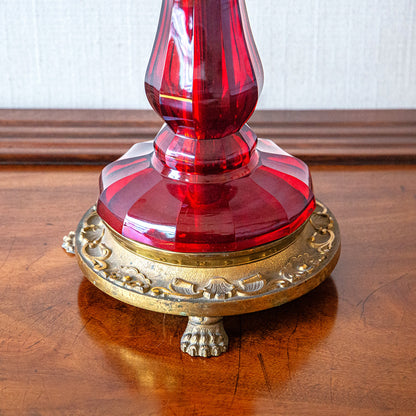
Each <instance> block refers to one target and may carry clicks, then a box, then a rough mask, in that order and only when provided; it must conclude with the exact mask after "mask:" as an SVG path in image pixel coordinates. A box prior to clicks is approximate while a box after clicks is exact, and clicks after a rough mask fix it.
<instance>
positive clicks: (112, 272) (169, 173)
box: [64, 0, 340, 357]
mask: <svg viewBox="0 0 416 416" xmlns="http://www.w3.org/2000/svg"><path fill="white" fill-rule="evenodd" d="M262 87H263V68H262V65H261V61H260V58H259V55H258V53H257V49H256V46H255V44H254V40H253V36H252V34H251V30H250V25H249V21H248V16H247V11H246V7H245V2H244V0H200V1H193V0H164V1H163V4H162V10H161V15H160V22H159V28H158V32H157V35H156V40H155V43H154V47H153V52H152V54H151V57H150V62H149V66H148V69H147V74H146V80H145V88H146V94H147V98H148V100H149V102H150V104H151V105H152V107H153V109H154V110H155V111H156V112H157V113H158V114H159V115H160V117H161V118H162V119H163V120H164V122H165V125H164V126H163V127H162V129H161V130H160V132H159V133H158V134H157V136H156V138H155V139H154V141H150V142H145V143H138V144H136V145H134V146H133V147H132V148H131V149H130V150H129V151H128V152H127V153H126V154H125V155H123V156H122V157H121V158H120V159H118V160H117V161H115V162H113V163H110V164H109V165H108V166H106V167H105V168H104V170H103V171H102V174H101V177H100V196H99V198H98V202H97V205H96V206H94V207H93V208H91V209H90V210H89V211H87V213H86V214H85V216H84V217H83V218H82V220H81V222H80V224H79V226H78V229H77V231H76V232H75V233H70V235H69V236H68V237H66V238H65V239H64V240H65V242H64V248H67V250H69V251H73V252H74V253H75V254H76V256H77V258H78V262H79V264H80V267H81V269H82V271H83V272H84V274H85V275H86V276H87V278H88V279H89V280H91V281H92V282H93V283H94V284H95V285H96V286H97V287H98V288H100V289H101V290H103V291H104V292H106V293H108V294H109V295H111V296H114V297H116V298H117V299H120V300H122V301H124V302H127V303H130V304H132V305H135V306H138V307H141V308H145V309H150V310H154V311H158V312H163V313H171V314H178V315H184V316H188V317H189V321H188V326H187V328H186V331H185V333H184V335H183V337H182V340H181V348H182V350H183V351H184V352H187V353H189V354H191V355H193V356H204V357H207V356H211V355H213V356H217V355H220V354H221V353H222V352H224V351H226V349H227V345H228V337H227V335H226V333H225V332H224V328H223V324H222V317H223V316H225V315H235V314H243V313H248V312H253V311H257V310H261V309H266V308H271V307H274V306H277V305H280V304H282V303H284V302H288V301H290V300H292V299H294V298H296V297H299V296H301V295H302V294H304V293H306V292H308V291H309V290H311V289H313V288H314V287H316V286H317V285H318V284H319V283H320V282H322V281H323V280H324V279H325V278H326V277H327V276H328V275H329V274H330V273H331V271H332V270H333V268H334V267H335V264H336V262H337V260H338V256H339V251H340V239H339V230H338V226H337V223H336V220H335V218H334V216H333V215H332V214H331V213H330V211H329V210H328V208H327V207H326V206H324V205H323V204H322V203H320V202H317V201H316V200H315V197H314V194H313V190H312V182H311V177H310V174H309V169H308V167H307V165H306V164H305V163H303V162H302V161H301V160H299V159H297V158H295V157H293V156H291V155H289V154H288V153H286V152H284V151H283V150H282V149H280V148H279V147H278V146H277V145H276V144H274V143H273V142H271V141H269V140H262V139H257V137H256V134H255V132H253V131H252V130H251V129H250V127H249V126H248V125H247V124H246V122H247V120H248V119H249V118H250V116H251V114H252V113H253V111H254V109H255V106H256V104H257V100H258V97H259V95H260V92H261V90H262Z"/></svg>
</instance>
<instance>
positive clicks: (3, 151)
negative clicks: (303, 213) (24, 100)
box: [0, 110, 416, 164]
mask: <svg viewBox="0 0 416 416" xmlns="http://www.w3.org/2000/svg"><path fill="white" fill-rule="evenodd" d="M249 124H250V125H251V127H252V128H253V129H254V131H255V132H256V134H257V135H258V137H263V138H268V139H272V140H274V141H275V142H276V143H277V144H278V145H279V146H280V147H282V148H283V149H284V150H286V151H287V152H289V153H291V154H293V155H295V156H298V157H300V158H302V159H303V160H305V161H306V162H308V163H331V164H332V163H336V164H339V163H341V164H346V163H348V164H351V163H356V164H369V163H416V110H316V111H281V110H266V111H264V110H263V111H257V112H256V113H255V114H254V115H253V117H252V118H251V120H250V121H249ZM161 125H162V122H161V121H160V119H159V118H158V117H157V116H156V114H155V113H153V111H148V110H137V111H136V110H0V164H39V163H41V164H103V163H107V162H109V161H112V160H114V159H116V158H118V157H119V156H120V155H121V154H123V153H124V152H125V151H126V150H127V149H128V148H129V147H130V146H132V145H133V144H134V143H137V142H140V141H144V140H150V139H153V138H154V136H155V135H156V133H157V131H158V130H159V128H160V127H161Z"/></svg>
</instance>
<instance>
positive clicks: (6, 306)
mask: <svg viewBox="0 0 416 416" xmlns="http://www.w3.org/2000/svg"><path fill="white" fill-rule="evenodd" d="M99 172H100V168H99V167H83V168H81V167H76V166H72V167H41V166H39V167H7V166H3V167H1V168H0V213H1V218H2V221H1V223H0V229H1V239H0V268H1V276H0V415H2V416H3V415H30V416H35V415H111V414H114V415H185V414H186V415H219V414H227V415H230V414H236V415H237V414H238V415H311V414H319V415H415V414H416V290H415V289H416V279H415V277H416V167H415V166H396V167H389V166H372V167H360V166H355V167H351V166H350V167H346V166H340V167H337V166H330V167H321V166H315V167H313V168H312V174H313V179H314V185H315V193H316V195H317V196H318V197H319V198H320V199H321V200H322V201H324V202H325V203H326V204H328V205H329V207H330V208H331V210H332V211H333V212H334V213H335V215H336V217H337V219H338V221H339V223H340V227H341V235H342V254H341V258H340V261H339V264H338V266H337V268H336V269H335V271H334V272H333V274H332V277H331V278H330V279H329V280H327V281H326V282H324V283H323V284H322V285H321V286H320V287H318V288H317V289H315V290H314V291H313V292H311V293H309V294H308V295H306V296H304V297H303V298H301V299H298V300H296V301H294V302H292V303H290V304H287V305H284V306H281V307H278V308H275V309H272V310H268V311H263V312H258V313H253V314H250V315H243V316H237V317H228V318H225V327H226V330H227V332H228V335H229V336H230V348H229V351H228V352H227V353H226V354H224V355H223V356H221V357H218V358H210V359H201V358H192V357H190V356H188V355H185V354H183V353H181V351H180V349H179V340H180V337H181V335H182V332H183V330H184V329H185V326H186V318H183V317H177V316H169V315H162V314H157V313H153V312H148V311H144V310H139V309H135V308H134V307H131V306H128V305H125V304H123V303H121V302H119V301H117V300H115V299H112V298H110V297H109V296H107V295H105V294H103V293H101V292H100V291H99V290H98V289H96V288H95V287H94V286H93V285H91V284H90V283H89V282H88V281H87V280H86V279H85V278H83V277H82V274H81V272H80V270H79V268H78V266H77V264H76V261H75V259H74V258H71V257H69V256H68V255H67V254H66V253H65V252H64V251H63V250H62V249H61V248H60V245H61V241H62V237H63V235H64V234H66V233H67V232H68V231H70V230H73V229H75V227H76V224H77V223H78V221H79V219H80V218H81V215H82V214H83V213H84V211H85V210H86V209H88V208H89V207H90V206H91V205H92V204H94V202H95V199H96V197H97V189H98V188H97V183H98V175H99Z"/></svg>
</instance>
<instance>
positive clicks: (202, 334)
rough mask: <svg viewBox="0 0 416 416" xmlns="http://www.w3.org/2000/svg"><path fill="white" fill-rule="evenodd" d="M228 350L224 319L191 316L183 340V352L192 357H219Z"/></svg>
mask: <svg viewBox="0 0 416 416" xmlns="http://www.w3.org/2000/svg"><path fill="white" fill-rule="evenodd" d="M227 348H228V336H227V334H226V333H225V330H224V325H223V320H222V317H214V318H208V317H199V316H190V317H189V321H188V326H187V327H186V329H185V332H184V334H183V335H182V339H181V350H182V351H183V352H186V353H187V354H189V355H191V356H192V357H211V356H213V357H218V356H219V355H221V354H222V353H223V352H225V351H227Z"/></svg>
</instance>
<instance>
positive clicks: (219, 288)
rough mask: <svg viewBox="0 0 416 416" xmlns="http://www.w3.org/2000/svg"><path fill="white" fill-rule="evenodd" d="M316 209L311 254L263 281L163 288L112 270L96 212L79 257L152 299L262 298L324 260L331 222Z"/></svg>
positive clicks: (126, 270) (133, 273)
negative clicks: (153, 297) (259, 296)
mask: <svg viewBox="0 0 416 416" xmlns="http://www.w3.org/2000/svg"><path fill="white" fill-rule="evenodd" d="M317 207H318V208H319V210H316V211H315V212H314V213H313V214H312V216H311V217H310V219H309V222H310V224H311V225H312V227H313V229H314V232H313V233H312V234H311V235H310V237H309V240H308V244H309V247H310V248H311V249H312V250H311V252H305V253H303V254H299V255H297V256H294V257H292V258H290V259H289V261H288V262H287V263H286V264H285V265H284V266H282V267H281V269H280V271H277V272H278V273H277V274H276V275H275V277H272V278H268V279H266V278H265V277H264V276H262V274H261V273H256V274H254V275H249V276H247V277H244V278H242V279H239V280H237V281H236V282H235V283H232V282H230V281H228V280H227V279H225V278H224V277H222V276H217V277H214V278H212V279H210V280H209V281H208V283H206V284H205V285H204V286H199V285H198V284H196V283H192V282H189V281H187V280H185V279H182V278H181V277H174V278H173V279H172V280H171V281H170V282H169V283H168V285H167V286H161V285H156V286H152V281H151V280H150V279H149V278H147V277H146V276H145V275H144V274H143V273H141V272H140V271H139V270H138V269H137V268H135V267H131V266H130V267H126V266H119V267H117V268H115V269H114V268H112V267H111V265H109V264H108V260H109V258H110V256H111V254H112V250H111V249H110V248H109V247H107V245H106V244H105V243H103V242H102V240H103V237H104V235H105V233H106V232H107V230H106V227H105V225H104V223H103V222H102V220H101V219H100V217H99V216H98V215H97V213H96V211H95V210H94V209H93V210H92V211H91V215H90V216H89V217H88V218H87V220H86V221H85V222H84V226H83V228H82V229H81V233H80V234H81V237H82V239H83V245H82V249H81V252H82V255H83V256H84V257H85V258H86V259H87V260H88V261H90V262H91V264H92V267H93V269H94V270H95V271H96V272H99V273H100V275H101V276H102V277H103V278H105V279H106V280H108V281H109V282H111V283H113V284H117V285H118V286H122V287H125V288H127V289H129V290H132V291H134V292H137V293H140V294H148V295H151V296H155V297H163V298H179V299H206V300H208V301H216V300H218V301H226V300H228V299H231V298H235V297H248V296H257V295H262V294H265V293H268V292H271V291H274V290H279V289H285V288H288V287H289V286H291V285H295V284H296V283H298V282H299V281H301V280H303V279H305V278H307V276H308V275H310V274H311V273H313V272H314V271H315V270H316V269H317V268H318V266H319V265H320V263H322V261H324V260H325V258H326V256H327V253H328V252H329V251H330V250H331V248H332V245H333V242H334V239H335V234H334V232H333V225H334V224H333V219H332V217H331V216H330V215H329V213H328V210H327V208H326V207H325V206H324V205H322V204H321V203H320V202H317Z"/></svg>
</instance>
